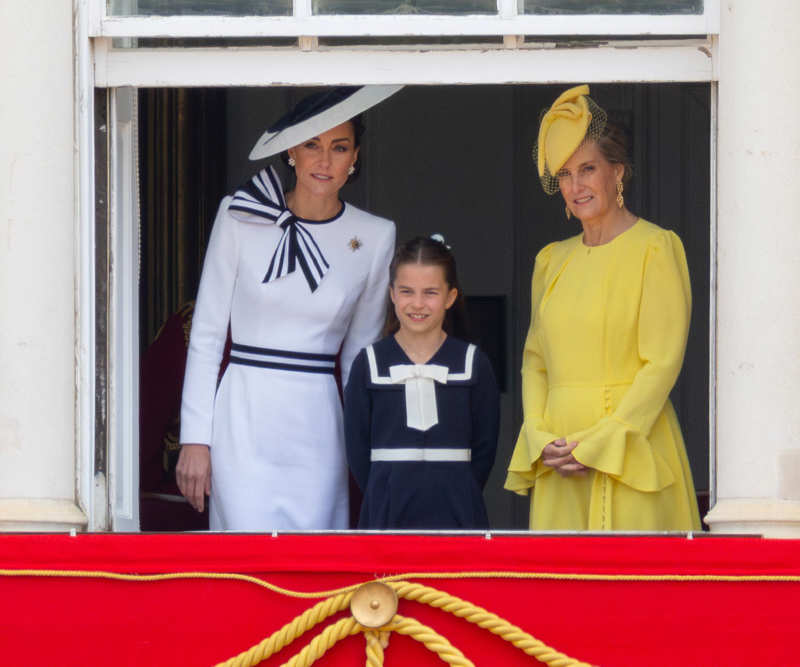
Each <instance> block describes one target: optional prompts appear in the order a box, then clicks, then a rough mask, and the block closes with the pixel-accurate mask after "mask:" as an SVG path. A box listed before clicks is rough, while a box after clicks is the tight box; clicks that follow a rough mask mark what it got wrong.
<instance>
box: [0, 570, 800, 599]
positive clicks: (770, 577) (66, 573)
mask: <svg viewBox="0 0 800 667" xmlns="http://www.w3.org/2000/svg"><path fill="white" fill-rule="evenodd" d="M0 577H53V578H74V579H111V580H116V581H131V582H145V583H147V582H149V583H152V582H159V581H175V580H182V579H218V580H228V581H244V582H247V583H251V584H255V585H256V586H261V587H262V588H266V589H267V590H270V591H272V592H273V593H278V594H280V595H285V596H287V597H293V598H304V599H314V598H325V597H331V596H333V595H338V594H340V593H349V592H353V591H354V590H356V589H357V588H358V587H359V586H361V585H362V584H363V583H367V582H368V581H379V582H383V583H391V582H393V581H402V580H406V579H538V580H554V581H643V582H648V581H650V582H670V581H672V582H731V583H765V582H775V583H800V575H796V574H586V573H581V572H508V571H479V572H407V573H404V574H393V575H390V576H385V577H378V578H375V579H368V580H366V581H363V582H359V583H357V584H352V585H350V586H342V587H341V588H334V589H331V590H326V591H294V590H291V589H288V588H283V587H282V586H277V585H275V584H272V583H270V582H268V581H265V580H264V579H259V578H258V577H252V576H249V575H246V574H237V573H232V572H168V573H164V574H124V573H120V572H108V571H104V570H36V569H0Z"/></svg>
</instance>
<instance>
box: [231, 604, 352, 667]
mask: <svg viewBox="0 0 800 667" xmlns="http://www.w3.org/2000/svg"><path fill="white" fill-rule="evenodd" d="M362 629H363V628H362V627H361V625H360V624H359V623H358V621H356V619H354V618H353V617H352V616H349V617H347V618H342V619H339V620H338V621H337V622H336V623H333V624H332V625H329V626H328V627H327V628H325V629H324V630H323V631H322V632H320V633H319V634H318V635H317V636H316V637H314V639H312V640H311V642H310V643H309V644H307V645H306V646H304V647H303V650H302V651H300V653H298V654H297V655H295V656H293V657H292V658H291V659H290V660H289V661H288V662H284V663H283V665H281V667H308V665H311V664H313V663H314V662H316V661H317V659H318V658H321V657H322V656H323V655H325V652H326V651H327V650H328V649H329V648H331V647H332V646H333V645H334V644H336V642H338V641H339V640H340V639H344V638H345V637H349V636H350V635H355V634H358V633H359V632H361V631H362ZM267 657H269V656H267ZM256 664H258V663H256V662H251V663H248V664H247V667H249V666H250V665H256ZM217 667H219V666H217Z"/></svg>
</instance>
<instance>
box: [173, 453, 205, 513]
mask: <svg viewBox="0 0 800 667" xmlns="http://www.w3.org/2000/svg"><path fill="white" fill-rule="evenodd" d="M175 478H176V479H177V481H178V488H179V489H180V490H181V493H182V494H183V495H184V496H185V497H186V500H188V501H189V504H190V505H191V506H192V507H194V508H195V509H196V510H197V511H198V512H202V511H203V508H204V507H205V501H206V496H207V495H208V494H209V493H211V452H210V451H209V449H208V445H194V444H188V445H181V453H180V455H179V456H178V465H177V467H176V468H175Z"/></svg>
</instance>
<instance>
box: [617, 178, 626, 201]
mask: <svg viewBox="0 0 800 667" xmlns="http://www.w3.org/2000/svg"><path fill="white" fill-rule="evenodd" d="M617 206H619V207H620V208H622V207H623V206H625V198H624V197H623V196H622V181H617Z"/></svg>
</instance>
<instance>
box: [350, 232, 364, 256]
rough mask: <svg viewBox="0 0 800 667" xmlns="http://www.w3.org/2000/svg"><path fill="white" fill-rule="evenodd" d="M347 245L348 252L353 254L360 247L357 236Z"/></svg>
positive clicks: (359, 240)
mask: <svg viewBox="0 0 800 667" xmlns="http://www.w3.org/2000/svg"><path fill="white" fill-rule="evenodd" d="M347 245H348V246H350V250H352V251H353V252H355V251H356V250H358V249H359V248H360V247H361V246H362V243H361V239H359V238H358V237H357V236H354V237H353V238H351V239H350V242H349V243H348V244H347Z"/></svg>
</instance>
